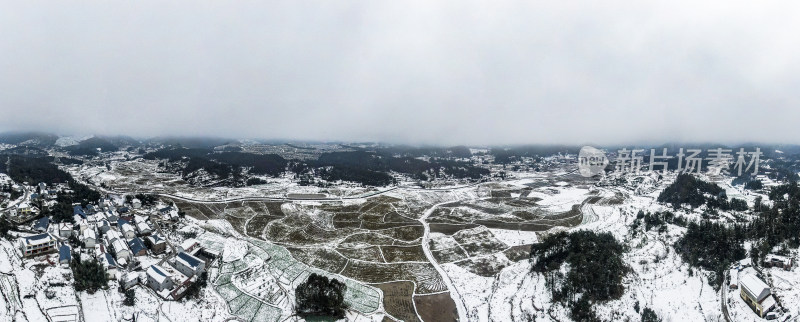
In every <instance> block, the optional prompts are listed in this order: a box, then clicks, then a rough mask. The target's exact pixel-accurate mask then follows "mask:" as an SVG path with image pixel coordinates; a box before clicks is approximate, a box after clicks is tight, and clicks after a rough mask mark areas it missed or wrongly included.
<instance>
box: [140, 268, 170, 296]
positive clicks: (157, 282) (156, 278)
mask: <svg viewBox="0 0 800 322" xmlns="http://www.w3.org/2000/svg"><path fill="white" fill-rule="evenodd" d="M146 274H147V286H149V287H150V288H151V289H153V290H154V291H156V292H159V291H162V290H165V289H167V290H168V289H172V286H173V284H172V274H170V273H169V272H167V271H166V270H165V269H164V268H163V267H161V266H158V265H157V264H156V265H152V266H150V267H149V268H147V272H146Z"/></svg>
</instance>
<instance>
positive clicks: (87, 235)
mask: <svg viewBox="0 0 800 322" xmlns="http://www.w3.org/2000/svg"><path fill="white" fill-rule="evenodd" d="M81 241H82V242H83V246H84V247H86V248H93V247H94V245H95V243H97V235H96V234H95V232H94V229H91V228H88V229H86V230H84V231H83V234H82V235H81Z"/></svg>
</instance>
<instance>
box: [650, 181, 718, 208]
mask: <svg viewBox="0 0 800 322" xmlns="http://www.w3.org/2000/svg"><path fill="white" fill-rule="evenodd" d="M723 192H724V190H723V189H722V188H720V187H719V186H718V185H716V184H713V183H708V182H705V181H703V180H700V179H697V178H695V177H694V176H693V175H691V174H687V173H682V174H679V175H678V177H677V178H676V179H675V182H673V183H672V184H670V185H669V186H667V187H666V188H664V190H663V191H661V194H659V195H658V202H664V203H667V204H670V205H672V206H673V207H674V208H679V207H680V206H681V205H684V204H688V205H689V206H691V207H692V208H697V207H699V206H700V205H702V204H704V203H706V194H708V195H710V196H712V197H714V198H718V197H719V196H720V195H721V194H722V193H723Z"/></svg>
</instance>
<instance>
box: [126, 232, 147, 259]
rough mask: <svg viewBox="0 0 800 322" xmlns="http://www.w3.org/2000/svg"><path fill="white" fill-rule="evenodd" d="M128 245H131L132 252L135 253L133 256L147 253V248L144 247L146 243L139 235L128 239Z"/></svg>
mask: <svg viewBox="0 0 800 322" xmlns="http://www.w3.org/2000/svg"><path fill="white" fill-rule="evenodd" d="M128 247H130V249H131V254H133V256H145V255H147V248H146V247H144V243H143V242H142V240H141V239H140V238H139V237H136V238H134V239H131V240H130V241H128Z"/></svg>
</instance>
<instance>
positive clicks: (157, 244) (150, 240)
mask: <svg viewBox="0 0 800 322" xmlns="http://www.w3.org/2000/svg"><path fill="white" fill-rule="evenodd" d="M144 244H145V245H146V246H147V247H149V248H150V251H152V252H153V254H163V253H164V252H165V251H166V250H167V243H166V242H165V241H164V239H163V238H161V237H159V236H158V235H150V236H147V237H145V238H144Z"/></svg>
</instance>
